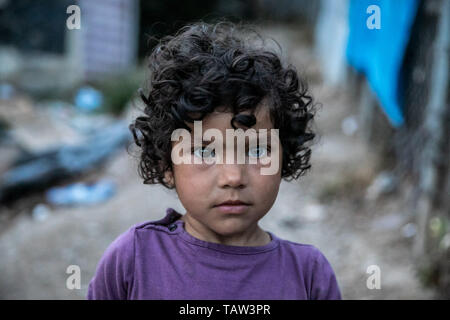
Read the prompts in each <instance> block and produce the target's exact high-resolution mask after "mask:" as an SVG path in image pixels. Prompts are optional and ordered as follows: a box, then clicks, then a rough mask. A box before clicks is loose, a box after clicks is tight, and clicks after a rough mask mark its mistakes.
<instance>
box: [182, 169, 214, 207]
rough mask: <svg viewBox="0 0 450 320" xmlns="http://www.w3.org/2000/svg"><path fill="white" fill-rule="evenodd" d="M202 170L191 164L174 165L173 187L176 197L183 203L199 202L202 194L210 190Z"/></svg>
mask: <svg viewBox="0 0 450 320" xmlns="http://www.w3.org/2000/svg"><path fill="white" fill-rule="evenodd" d="M202 172H203V170H198V169H196V167H195V166H193V165H177V166H174V176H175V188H176V190H177V194H178V197H179V198H180V200H181V201H182V202H183V203H186V204H191V203H199V202H201V197H199V196H200V195H202V194H207V191H208V190H210V189H211V188H210V186H209V185H208V182H209V180H208V177H207V176H205V175H204V174H202Z"/></svg>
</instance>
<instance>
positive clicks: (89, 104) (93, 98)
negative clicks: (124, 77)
mask: <svg viewBox="0 0 450 320" xmlns="http://www.w3.org/2000/svg"><path fill="white" fill-rule="evenodd" d="M102 103H103V94H102V93H101V92H100V91H98V90H96V89H94V88H92V87H82V88H80V89H79V90H78V92H77V95H76V96H75V105H76V106H77V108H78V109H80V110H82V111H92V110H95V109H98V108H99V107H100V106H101V105H102Z"/></svg>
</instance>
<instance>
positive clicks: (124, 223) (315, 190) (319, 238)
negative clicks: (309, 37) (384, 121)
mask: <svg viewBox="0 0 450 320" xmlns="http://www.w3.org/2000/svg"><path fill="white" fill-rule="evenodd" d="M270 34H272V35H273V36H274V37H275V38H276V39H277V40H278V41H279V42H280V43H281V44H282V45H283V46H284V47H286V49H287V51H288V52H290V56H291V58H292V61H293V62H294V63H295V64H296V65H299V66H301V65H303V66H304V68H300V69H301V70H304V71H305V74H306V75H308V76H309V77H310V79H311V83H310V87H311V89H312V91H313V94H314V96H315V98H316V100H317V101H319V102H320V103H321V104H322V106H321V108H320V109H319V110H318V113H317V116H316V126H317V129H318V133H319V135H320V139H319V141H318V142H317V143H316V144H315V145H314V146H313V147H312V150H313V151H312V158H311V162H312V169H311V170H310V171H309V172H308V173H307V175H306V176H304V177H301V178H300V179H299V180H298V181H293V182H284V181H283V183H282V185H281V188H280V193H279V196H278V198H277V201H276V203H275V205H274V206H273V208H272V209H271V210H270V211H269V213H268V214H267V215H266V217H264V218H263V219H262V220H261V222H260V223H261V226H262V227H263V228H264V229H266V230H270V231H272V232H273V233H275V234H277V235H278V236H279V237H281V238H284V239H288V240H291V241H295V242H300V243H309V244H313V245H315V246H316V247H318V248H319V249H320V250H321V251H322V252H323V253H324V254H325V256H326V257H327V258H328V260H329V261H330V263H331V265H332V266H333V268H334V270H335V273H336V276H337V279H338V283H339V286H340V288H341V291H342V295H343V298H344V299H432V298H433V297H434V294H435V293H434V291H433V290H431V289H427V288H424V287H422V286H421V284H420V282H419V280H418V276H417V275H416V271H415V267H414V262H413V258H412V254H411V248H412V237H407V236H405V234H404V232H403V231H404V230H405V226H408V225H409V226H412V225H413V223H414V217H413V216H412V215H411V213H410V211H409V209H408V207H407V206H406V205H405V204H406V203H407V199H408V197H411V188H410V187H408V185H406V184H404V185H402V186H401V188H400V189H399V190H398V191H397V192H396V193H395V194H392V195H389V196H384V197H381V198H379V199H378V200H369V199H367V198H366V194H367V188H368V187H369V185H370V184H371V183H372V181H373V179H374V178H375V177H376V176H377V174H378V172H377V170H378V169H377V168H378V164H379V163H380V159H379V156H378V155H376V154H374V153H373V151H372V150H371V149H370V148H369V146H366V145H365V144H364V143H363V141H362V139H361V137H360V132H359V131H357V132H356V134H354V135H352V136H348V135H345V134H344V133H343V131H342V129H341V123H342V120H344V119H345V118H346V117H348V116H352V115H356V110H357V109H356V103H355V101H354V99H353V98H352V97H351V96H349V92H348V91H347V90H345V89H342V88H333V87H329V86H327V85H326V84H324V83H322V82H321V81H320V74H319V71H320V66H319V65H318V63H317V61H316V60H315V57H314V54H313V52H312V51H311V50H310V49H309V48H308V47H307V46H302V45H301V42H299V40H301V39H299V37H298V34H297V33H296V32H295V31H293V30H288V29H286V28H271V29H270ZM132 116H133V113H129V115H128V117H132ZM130 119H131V118H130ZM136 166H137V163H136V160H135V159H133V158H131V157H130V155H129V154H128V153H127V152H126V151H125V150H123V151H121V152H120V153H118V154H117V156H115V157H114V158H113V159H111V161H109V162H108V163H107V164H106V165H105V167H104V168H103V169H102V170H99V172H98V173H96V174H95V175H93V176H91V177H90V179H94V178H110V179H113V180H114V181H115V182H116V183H117V184H118V191H117V194H116V196H115V197H113V198H112V199H110V200H109V201H107V202H105V203H103V204H101V205H97V206H93V207H78V208H52V211H51V214H50V215H49V217H48V218H47V219H45V220H44V221H38V220H36V219H33V218H32V215H31V209H30V208H26V209H23V210H21V211H20V212H17V213H15V214H14V217H13V218H11V212H10V211H8V210H7V209H6V208H3V209H2V212H0V216H3V218H2V221H1V223H2V224H3V227H2V229H1V231H0V257H1V259H0V270H1V272H0V298H2V299H84V297H85V296H86V290H87V285H88V283H89V281H90V279H91V277H92V276H93V274H94V271H95V267H96V265H97V263H98V261H99V259H100V257H101V255H102V254H103V252H104V250H105V248H106V247H107V246H108V245H109V244H110V243H111V242H112V241H113V240H114V239H115V238H116V237H117V236H118V235H119V234H120V233H122V232H124V231H125V230H126V229H128V228H129V227H130V226H131V225H133V224H135V223H138V222H142V221H146V220H154V219H159V218H161V217H162V216H164V213H165V209H166V208H167V207H173V208H175V209H177V210H179V211H181V212H184V211H183V208H182V206H181V204H180V202H179V201H178V200H177V197H176V194H174V192H173V191H169V190H166V189H164V188H163V187H160V186H149V185H144V184H142V180H141V179H140V178H139V177H138V174H137V169H136ZM24 201H25V202H26V201H27V200H26V199H24ZM33 201H34V202H36V199H33ZM5 217H6V218H5ZM69 265H78V266H80V269H81V289H79V290H77V289H75V290H69V289H67V288H66V279H67V277H68V274H67V273H66V269H67V267H68V266H69ZM370 265H377V266H378V267H379V268H380V271H381V288H380V289H368V288H367V279H368V277H369V276H370V274H369V273H367V268H368V267H369V266H370Z"/></svg>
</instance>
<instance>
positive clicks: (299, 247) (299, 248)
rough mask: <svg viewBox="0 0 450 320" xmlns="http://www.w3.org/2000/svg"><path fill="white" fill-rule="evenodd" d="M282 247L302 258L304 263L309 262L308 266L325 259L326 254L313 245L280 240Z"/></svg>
mask: <svg viewBox="0 0 450 320" xmlns="http://www.w3.org/2000/svg"><path fill="white" fill-rule="evenodd" d="M280 245H281V247H282V248H283V249H284V250H286V251H289V252H290V253H292V254H293V255H295V256H297V257H300V258H301V259H302V260H303V261H305V262H308V264H314V263H316V261H317V260H320V259H323V258H325V256H324V254H323V253H322V252H321V251H320V250H319V249H318V248H317V247H316V246H314V245H312V244H306V243H298V242H293V241H290V240H285V239H280Z"/></svg>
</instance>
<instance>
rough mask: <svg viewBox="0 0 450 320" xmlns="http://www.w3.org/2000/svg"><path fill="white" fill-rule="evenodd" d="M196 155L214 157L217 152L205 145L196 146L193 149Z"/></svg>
mask: <svg viewBox="0 0 450 320" xmlns="http://www.w3.org/2000/svg"><path fill="white" fill-rule="evenodd" d="M193 152H194V155H195V156H196V157H199V158H202V159H204V158H211V157H212V158H214V157H215V156H216V152H215V151H214V149H208V148H205V147H200V148H195V149H193Z"/></svg>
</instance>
